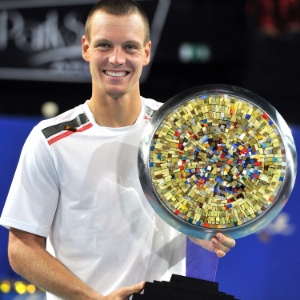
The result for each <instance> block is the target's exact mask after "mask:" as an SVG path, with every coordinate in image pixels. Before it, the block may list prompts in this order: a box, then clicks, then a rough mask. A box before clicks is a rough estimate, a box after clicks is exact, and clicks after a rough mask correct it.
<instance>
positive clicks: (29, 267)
mask: <svg viewBox="0 0 300 300" xmlns="http://www.w3.org/2000/svg"><path fill="white" fill-rule="evenodd" d="M8 256H9V261H10V264H11V267H12V268H13V270H14V271H15V272H16V273H18V274H20V275H21V276H22V277H24V278H25V279H27V280H28V281H30V282H32V283H33V284H35V285H37V286H38V287H40V288H42V289H44V290H45V291H48V292H50V293H52V294H54V295H57V296H58V297H60V298H62V299H70V300H71V299H72V300H81V299H84V300H89V299H91V300H100V299H106V300H109V299H110V300H112V299H114V300H123V299H128V297H129V296H130V295H132V294H133V292H135V293H139V292H141V291H142V290H143V288H144V283H140V284H135V285H134V286H131V287H124V288H121V289H119V290H117V291H115V292H113V293H111V294H110V295H108V296H102V295H100V294H98V293H97V292H96V291H95V290H93V289H92V288H91V287H89V286H88V285H87V284H85V283H84V282H83V281H81V280H80V279H79V278H78V277H76V276H75V275H74V274H73V273H72V272H70V271H69V270H68V269H67V268H66V267H65V266H64V265H63V264H61V263H60V262H59V261H58V260H57V259H56V258H54V257H53V256H52V255H50V253H48V252H47V251H46V249H45V238H44V237H41V236H38V235H34V234H31V233H28V232H24V231H21V230H17V229H14V228H11V229H10V233H9V244H8Z"/></svg>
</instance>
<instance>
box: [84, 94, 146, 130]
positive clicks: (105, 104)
mask: <svg viewBox="0 0 300 300" xmlns="http://www.w3.org/2000/svg"><path fill="white" fill-rule="evenodd" d="M88 104H89V107H90V110H91V111H92V113H93V115H94V118H95V120H96V122H97V124H98V125H100V126H105V127H114V128H117V127H125V126H130V125H133V124H134V123H135V122H136V120H137V118H138V116H139V114H140V112H141V109H142V102H141V99H140V96H138V97H137V96H136V97H130V98H129V97H128V96H123V97H121V98H118V99H115V98H112V97H110V96H106V97H101V98H100V97H99V98H96V97H92V98H91V99H90V101H89V102H88Z"/></svg>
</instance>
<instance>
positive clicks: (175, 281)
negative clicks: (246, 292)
mask: <svg viewBox="0 0 300 300" xmlns="http://www.w3.org/2000/svg"><path fill="white" fill-rule="evenodd" d="M154 299H155V300H157V299H164V300H166V299H167V300H182V299H193V300H197V299H199V300H223V299H233V300H237V299H236V298H235V297H234V296H232V295H228V294H226V293H224V292H220V291H219V284H218V283H217V282H213V281H207V280H202V279H196V278H191V277H185V276H180V275H175V274H173V275H172V276H171V279H170V282H166V281H162V282H159V281H154V282H146V286H145V289H144V293H143V294H133V297H132V300H154Z"/></svg>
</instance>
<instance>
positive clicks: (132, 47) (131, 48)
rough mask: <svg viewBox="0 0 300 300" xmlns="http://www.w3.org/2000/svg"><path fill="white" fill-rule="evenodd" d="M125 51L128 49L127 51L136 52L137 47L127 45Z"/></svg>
mask: <svg viewBox="0 0 300 300" xmlns="http://www.w3.org/2000/svg"><path fill="white" fill-rule="evenodd" d="M125 49H127V50H134V49H137V47H136V46H135V45H126V46H125Z"/></svg>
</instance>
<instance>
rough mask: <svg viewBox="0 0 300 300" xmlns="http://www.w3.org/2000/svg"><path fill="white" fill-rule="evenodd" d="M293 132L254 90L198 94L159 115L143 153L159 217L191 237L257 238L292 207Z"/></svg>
mask: <svg viewBox="0 0 300 300" xmlns="http://www.w3.org/2000/svg"><path fill="white" fill-rule="evenodd" d="M296 160H297V159H296V151H295V146H294V141H293V137H292V135H291V132H290V129H289V128H288V126H287V124H286V123H285V121H284V120H283V118H282V117H281V116H280V115H279V114H278V112H277V111H276V110H275V108H274V107H272V106H271V105H270V104H269V103H268V102H266V101H265V100H264V99H262V98H260V97H259V96H257V95H255V94H253V93H251V92H250V91H247V90H244V89H241V88H238V87H232V86H226V85H209V86H202V87H197V88H194V89H191V90H188V91H186V92H184V93H181V94H178V95H177V96H175V97H173V98H171V99H170V100H169V101H167V102H166V103H165V104H164V105H163V106H162V107H161V108H160V110H159V111H157V112H156V114H155V115H154V117H153V118H152V120H151V121H150V123H149V125H148V126H147V128H146V129H145V132H144V135H143V137H142V141H141V144H140V149H139V174H140V179H141V184H142V187H143V190H144V192H145V195H146V197H147V198H148V200H149V202H150V204H151V205H152V207H153V208H154V210H155V211H156V212H157V213H158V214H159V215H160V217H162V218H163V219H164V220H165V221H166V222H167V223H169V224H170V225H171V226H173V227H174V228H176V229H177V230H179V231H181V232H183V233H186V234H188V235H190V236H194V237H198V238H205V239H210V238H211V237H212V236H213V235H214V234H215V233H216V232H218V231H219V232H223V233H225V234H228V235H230V236H231V237H233V238H240V237H243V236H246V235H249V234H251V233H253V232H255V231H257V230H259V229H261V228H262V227H264V226H265V225H267V224H268V223H269V222H271V221H272V219H274V218H275V217H276V215H277V214H278V213H279V212H280V211H281V209H282V208H283V206H284V205H285V203H286V201H287V200H288V197H289V195H290V193H291V191H292V188H293V185H294V180H295V175H296V164H297V163H296Z"/></svg>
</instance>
